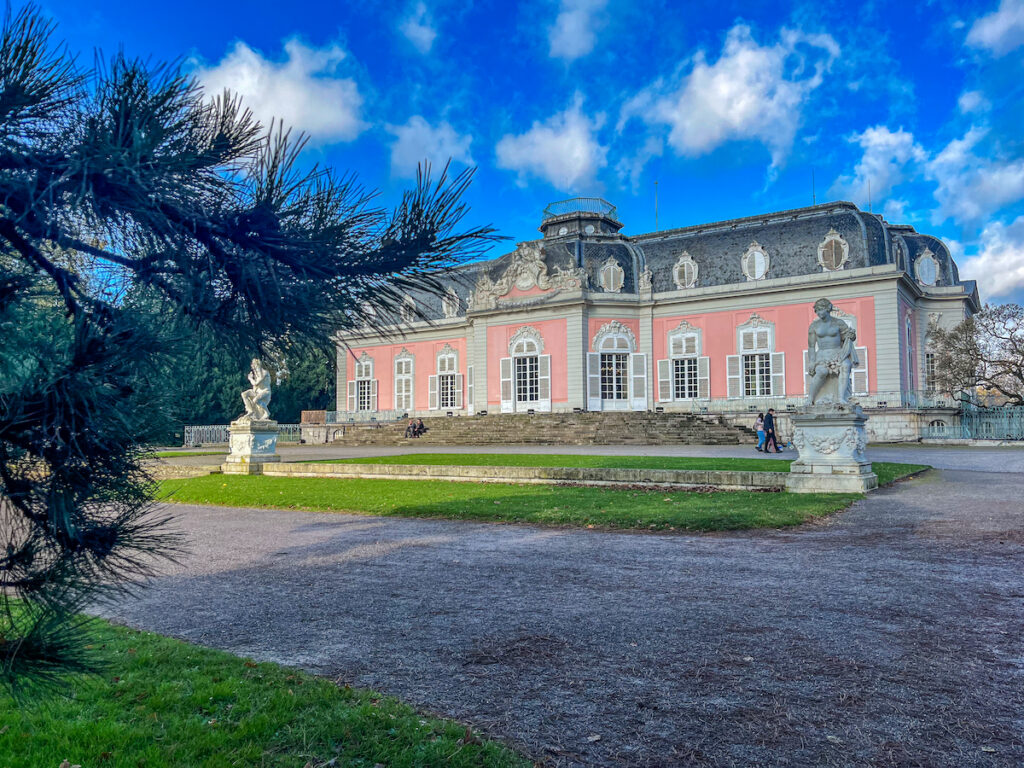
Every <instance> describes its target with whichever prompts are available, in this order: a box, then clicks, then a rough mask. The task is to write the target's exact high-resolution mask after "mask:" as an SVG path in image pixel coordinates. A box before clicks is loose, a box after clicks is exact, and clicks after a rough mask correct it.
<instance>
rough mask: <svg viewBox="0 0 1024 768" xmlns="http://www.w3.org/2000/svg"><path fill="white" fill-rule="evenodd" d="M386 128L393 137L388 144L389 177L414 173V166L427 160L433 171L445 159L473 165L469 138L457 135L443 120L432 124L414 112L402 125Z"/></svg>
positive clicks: (470, 138)
mask: <svg viewBox="0 0 1024 768" xmlns="http://www.w3.org/2000/svg"><path fill="white" fill-rule="evenodd" d="M387 129H388V131H389V132H390V133H391V134H392V135H393V136H394V137H395V141H394V142H393V143H392V144H391V175H392V176H404V177H412V176H415V175H416V166H417V164H418V163H421V162H422V161H423V160H429V161H430V163H431V164H432V165H433V166H434V168H435V170H438V169H440V168H443V167H444V165H445V163H447V162H448V159H449V158H451V160H452V161H453V162H457V163H463V164H465V165H472V164H473V157H472V156H471V155H470V154H469V145H470V144H471V143H472V142H473V137H472V136H469V135H465V136H462V135H459V134H458V133H457V132H456V131H455V129H454V128H452V126H451V125H450V124H449V123H448V122H447V121H445V122H441V123H439V124H438V125H436V126H432V125H430V123H428V122H427V121H426V120H424V119H423V118H422V117H420V116H419V115H414V116H413V117H411V118H410V119H409V122H407V123H406V124H405V125H389V126H387Z"/></svg>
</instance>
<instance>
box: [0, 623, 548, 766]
mask: <svg viewBox="0 0 1024 768" xmlns="http://www.w3.org/2000/svg"><path fill="white" fill-rule="evenodd" d="M93 631H94V633H95V645H94V647H95V649H96V651H97V652H99V653H101V654H102V655H103V656H104V658H107V659H109V660H110V662H111V666H110V670H111V671H110V672H109V673H108V674H107V675H105V676H103V677H101V678H92V677H90V678H78V679H75V680H74V681H73V682H72V684H71V690H70V692H69V693H70V695H69V696H67V697H60V696H58V697H53V698H50V699H48V700H47V701H46V702H45V703H44V704H36V705H28V706H26V707H25V708H24V709H18V708H17V707H16V706H15V704H14V703H13V702H12V701H11V700H10V699H9V698H7V697H6V695H0V755H3V758H2V760H0V763H2V765H3V766H4V768H57V766H58V765H60V764H61V762H62V761H63V760H68V761H69V763H71V764H80V765H83V766H102V767H103V768H137V766H146V768H163V767H165V766H166V767H168V768H169V767H171V766H174V767H175V768H178V767H180V766H189V767H190V768H199V767H202V768H215V767H216V768H220V766H224V767H225V768H227V767H228V766H263V767H264V768H286V767H287V768H303V766H307V765H308V766H314V768H320V766H326V765H332V766H333V765H337V766H349V767H351V768H363V767H365V768H373V766H375V765H378V764H383V765H386V766H388V767H389V768H400V767H402V768H404V767H407V768H413V766H415V767H417V768H419V767H421V766H466V767H467V768H468V767H469V766H474V767H478V766H494V767H495V768H527V766H529V765H530V763H529V762H528V761H527V760H525V759H523V758H521V757H520V756H518V755H516V754H515V753H513V752H512V751H511V750H509V749H508V748H507V747H505V746H503V745H501V744H499V743H497V742H493V741H481V740H479V739H477V738H476V737H475V736H473V735H472V733H471V732H469V730H468V729H467V728H466V727H465V726H462V725H459V724H458V723H454V722H451V721H445V720H439V719H436V718H432V717H427V716H423V715H420V714H418V713H417V712H416V711H415V710H413V709H412V708H411V707H409V706H406V705H405V704H402V703H401V702H399V701H397V700H396V699H393V698H389V697H385V696H381V695H379V694H377V693H374V692H373V691H368V690H357V689H352V688H348V687H345V688H339V687H338V686H336V685H334V684H333V683H331V682H329V681H327V680H322V679H319V678H316V677H313V676H311V675H308V674H306V673H304V672H300V671H297V670H294V669H288V668H286V667H281V666H278V665H277V664H257V663H254V662H251V661H246V660H245V659H241V658H239V657H237V656H232V655H231V654H228V653H223V652H221V651H214V650H210V649H207V648H200V647H197V646H193V645H189V644H187V643H183V642H180V641H178V640H172V639H170V638H167V637H162V636H160V635H154V634H150V633H145V632H136V631H134V630H129V629H124V628H122V627H115V626H112V625H111V624H109V623H107V622H105V621H100V620H96V621H95V622H93ZM115 675H116V676H115ZM467 737H468V738H467Z"/></svg>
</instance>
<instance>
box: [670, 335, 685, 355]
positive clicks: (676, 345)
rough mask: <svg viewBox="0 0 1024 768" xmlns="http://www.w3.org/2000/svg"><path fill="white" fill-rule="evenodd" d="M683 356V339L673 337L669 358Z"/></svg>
mask: <svg viewBox="0 0 1024 768" xmlns="http://www.w3.org/2000/svg"><path fill="white" fill-rule="evenodd" d="M682 354H683V337H682V336H673V337H672V338H671V340H670V344H669V356H670V357H679V356H680V355H682Z"/></svg>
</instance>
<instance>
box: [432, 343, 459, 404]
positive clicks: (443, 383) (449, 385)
mask: <svg viewBox="0 0 1024 768" xmlns="http://www.w3.org/2000/svg"><path fill="white" fill-rule="evenodd" d="M428 383H429V396H428V399H429V402H428V406H429V408H430V410H432V411H436V410H442V411H443V410H448V409H461V408H462V407H463V405H462V388H463V381H462V374H461V373H459V353H458V352H456V351H455V350H454V349H452V346H451V345H450V344H445V345H444V346H443V347H442V348H441V350H440V351H439V352H438V353H437V373H436V374H435V375H433V376H431V377H430V380H429V382H428Z"/></svg>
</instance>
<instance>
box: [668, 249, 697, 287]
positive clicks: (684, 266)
mask: <svg viewBox="0 0 1024 768" xmlns="http://www.w3.org/2000/svg"><path fill="white" fill-rule="evenodd" d="M699 272H700V268H699V267H698V266H697V262H695V261H694V260H693V258H692V257H691V256H690V254H689V253H687V252H686V251H683V253H682V255H680V257H679V258H678V259H677V260H676V263H675V266H674V267H672V282H674V283H675V284H676V288H693V286H695V285H696V284H697V276H698V274H699Z"/></svg>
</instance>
